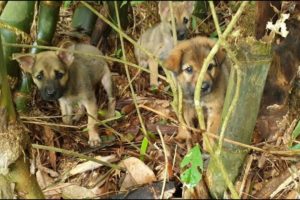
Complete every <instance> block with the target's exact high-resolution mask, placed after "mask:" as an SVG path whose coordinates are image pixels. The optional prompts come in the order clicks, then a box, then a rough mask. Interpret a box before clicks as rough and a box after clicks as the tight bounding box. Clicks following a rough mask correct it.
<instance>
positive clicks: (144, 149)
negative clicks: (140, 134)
mask: <svg viewBox="0 0 300 200" xmlns="http://www.w3.org/2000/svg"><path fill="white" fill-rule="evenodd" d="M148 145H149V141H148V139H147V138H146V137H144V139H143V142H142V146H141V149H140V154H141V156H140V159H141V160H144V155H145V154H146V152H147V149H148Z"/></svg>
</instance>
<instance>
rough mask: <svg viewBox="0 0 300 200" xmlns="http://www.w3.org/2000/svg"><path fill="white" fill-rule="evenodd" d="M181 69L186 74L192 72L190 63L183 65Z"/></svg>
mask: <svg viewBox="0 0 300 200" xmlns="http://www.w3.org/2000/svg"><path fill="white" fill-rule="evenodd" d="M182 69H183V71H185V72H186V73H188V74H192V73H193V67H192V66H191V65H184V66H183V67H182Z"/></svg>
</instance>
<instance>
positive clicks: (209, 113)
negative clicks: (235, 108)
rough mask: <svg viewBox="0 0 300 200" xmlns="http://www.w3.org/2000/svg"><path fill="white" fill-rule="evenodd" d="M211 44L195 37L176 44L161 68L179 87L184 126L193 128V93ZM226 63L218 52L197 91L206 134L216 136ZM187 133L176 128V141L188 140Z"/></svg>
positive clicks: (225, 75) (224, 82)
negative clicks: (180, 89) (203, 112)
mask: <svg viewBox="0 0 300 200" xmlns="http://www.w3.org/2000/svg"><path fill="white" fill-rule="evenodd" d="M214 44H215V42H214V41H213V40H211V39H209V38H206V37H200V36H199V37H196V38H193V39H190V40H186V41H183V42H181V43H179V44H178V45H177V46H176V47H175V48H174V49H173V50H172V51H171V53H170V55H169V57H168V58H167V59H166V61H165V63H164V67H166V68H167V69H169V70H171V71H173V72H174V75H175V77H176V79H177V81H178V83H179V85H180V86H181V87H182V90H183V95H184V101H183V117H184V120H185V122H186V123H187V125H188V126H191V127H193V126H194V124H193V119H194V118H196V116H197V115H196V111H195V106H194V91H195V87H196V83H197V79H198V75H199V73H200V71H201V68H202V65H203V62H204V59H205V58H206V57H207V55H208V54H209V52H210V50H211V49H212V47H213V46H214ZM229 70H230V69H229V63H228V61H227V59H226V54H225V52H224V51H222V50H219V51H218V52H217V54H216V55H215V57H214V59H213V61H212V62H211V63H210V64H209V66H208V69H207V72H206V74H205V77H204V81H203V83H202V87H201V105H202V107H203V108H204V111H205V120H206V127H207V131H208V132H210V133H217V131H218V129H219V126H220V124H221V112H222V108H223V103H224V99H225V92H226V88H227V82H228V77H229ZM190 137H191V135H190V132H189V131H188V130H187V129H186V128H184V127H180V128H179V130H178V135H177V139H188V138H190Z"/></svg>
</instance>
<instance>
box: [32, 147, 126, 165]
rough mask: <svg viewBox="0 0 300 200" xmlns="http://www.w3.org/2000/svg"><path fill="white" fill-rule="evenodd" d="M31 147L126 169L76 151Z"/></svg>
mask: <svg viewBox="0 0 300 200" xmlns="http://www.w3.org/2000/svg"><path fill="white" fill-rule="evenodd" d="M31 146H32V147H33V148H35V149H43V150H48V151H54V152H59V153H63V154H65V155H68V156H74V157H77V158H81V159H85V160H90V161H93V162H96V163H99V164H102V165H104V166H107V167H110V168H113V169H119V170H124V168H122V167H120V166H118V165H115V164H111V163H109V162H104V161H102V160H98V159H95V158H93V157H89V156H86V155H84V154H81V153H77V152H74V151H69V150H65V149H60V148H56V147H49V146H44V145H39V144H32V145H31Z"/></svg>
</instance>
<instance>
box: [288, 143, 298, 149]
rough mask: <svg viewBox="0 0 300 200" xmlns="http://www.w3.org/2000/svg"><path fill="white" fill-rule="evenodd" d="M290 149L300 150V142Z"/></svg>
mask: <svg viewBox="0 0 300 200" xmlns="http://www.w3.org/2000/svg"><path fill="white" fill-rule="evenodd" d="M290 150H300V144H296V145H294V146H292V147H290Z"/></svg>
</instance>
